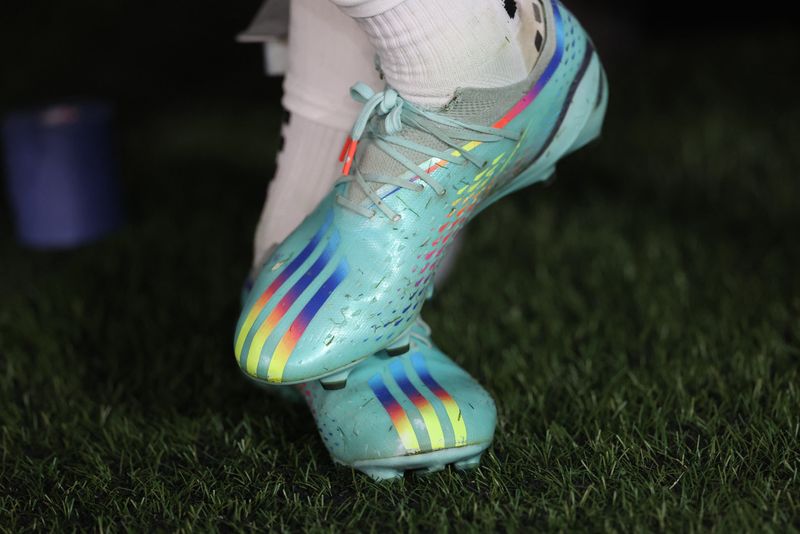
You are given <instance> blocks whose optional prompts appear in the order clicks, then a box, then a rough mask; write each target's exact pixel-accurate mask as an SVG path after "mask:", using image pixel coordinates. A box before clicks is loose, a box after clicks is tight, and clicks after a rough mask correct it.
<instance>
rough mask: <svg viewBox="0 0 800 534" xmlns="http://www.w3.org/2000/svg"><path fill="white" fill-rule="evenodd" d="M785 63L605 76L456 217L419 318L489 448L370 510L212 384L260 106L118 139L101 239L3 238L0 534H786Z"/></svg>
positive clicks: (323, 459) (663, 62)
mask: <svg viewBox="0 0 800 534" xmlns="http://www.w3.org/2000/svg"><path fill="white" fill-rule="evenodd" d="M798 50H800V47H799V46H798V41H797V38H796V37H793V36H788V35H786V36H777V37H772V38H770V39H764V40H755V39H751V40H744V41H741V40H739V39H736V40H730V41H722V42H720V43H719V45H716V46H714V45H708V44H706V45H703V46H695V44H694V43H683V44H682V45H674V44H669V45H664V46H654V47H653V48H652V49H650V50H648V51H645V52H643V53H641V54H639V55H638V56H635V58H634V59H631V60H630V61H621V62H618V63H617V64H615V65H614V66H613V68H611V69H610V77H611V84H612V102H611V108H610V114H609V117H608V122H607V128H606V131H605V135H604V138H603V140H602V142H601V143H599V144H597V145H594V146H592V147H589V148H587V149H586V150H584V151H583V152H581V153H580V154H577V155H575V156H573V157H571V158H570V159H569V160H567V161H565V162H564V163H563V164H562V165H561V166H560V167H559V172H558V177H557V179H556V180H555V181H554V182H553V183H552V184H549V185H548V186H545V187H536V188H534V189H531V190H528V191H525V192H522V193H520V194H517V195H516V196H514V197H512V198H510V199H507V200H504V201H502V202H501V203H499V204H498V205H497V206H495V207H493V208H491V209H489V210H488V211H486V212H485V213H484V214H483V215H481V217H480V218H479V219H478V220H476V221H475V222H474V223H473V224H472V225H471V227H470V229H469V231H468V239H466V242H465V246H464V249H463V251H462V253H461V256H460V261H459V264H458V267H457V269H456V271H455V272H454V274H453V276H452V278H451V279H450V280H449V282H448V283H447V285H446V286H445V287H444V288H442V290H441V291H440V292H439V294H438V296H437V297H436V298H435V300H434V301H432V302H431V303H430V304H429V305H427V306H426V308H425V311H424V317H425V318H426V319H427V320H428V322H429V323H430V324H431V325H432V326H433V329H434V334H435V335H434V339H435V340H436V341H437V342H438V343H439V344H440V345H441V347H442V348H443V349H445V350H446V351H447V352H448V353H450V354H452V355H453V356H454V358H455V359H456V360H457V361H459V362H461V363H462V364H463V365H464V367H466V369H467V370H469V371H470V372H471V373H472V374H473V375H475V377H476V378H478V380H480V381H481V382H482V383H483V384H484V385H485V386H486V387H487V389H488V390H489V391H490V392H491V393H492V394H493V395H494V396H495V398H496V400H497V406H498V411H499V424H498V428H497V435H496V440H495V444H494V446H493V448H492V449H491V451H490V452H489V453H488V454H487V455H485V457H484V459H483V463H482V466H481V467H480V468H479V469H478V470H477V471H474V472H471V473H467V474H461V473H458V472H456V471H450V470H447V471H445V472H442V473H438V474H435V475H432V476H427V477H422V476H412V477H407V478H406V479H405V480H404V481H402V482H398V483H394V484H380V483H375V482H373V481H371V480H370V479H368V478H366V477H365V476H363V475H361V474H358V473H356V472H354V471H351V470H349V469H346V468H342V467H336V466H334V465H333V464H332V462H331V461H330V459H329V457H328V455H327V452H326V451H325V449H324V447H323V446H322V443H321V441H320V440H319V439H318V437H317V435H316V429H315V426H314V423H313V421H312V419H311V417H310V416H309V414H308V413H307V410H306V408H305V407H304V406H302V405H293V404H287V403H285V402H283V401H281V400H280V399H278V398H274V397H271V396H269V395H267V394H265V393H264V392H263V391H261V390H258V389H255V388H253V387H251V386H249V385H248V384H246V383H245V382H244V380H243V379H242V377H241V376H240V374H239V371H238V369H237V366H236V364H235V362H234V359H233V356H232V348H231V346H232V333H233V325H234V322H235V320H236V317H237V313H238V298H239V288H240V285H241V282H242V279H243V276H244V274H245V273H246V271H247V267H248V263H249V250H250V248H249V247H250V238H251V232H252V229H253V226H254V223H255V220H256V218H257V215H258V211H259V208H260V204H261V200H262V195H263V189H264V183H265V178H266V177H268V176H269V173H270V169H269V167H270V165H271V164H272V161H273V154H274V150H275V148H276V145H277V131H278V124H279V112H278V110H277V108H276V106H274V105H271V104H269V103H261V104H257V103H255V104H254V103H252V102H230V101H214V102H208V101H197V102H191V101H190V102H188V103H184V104H182V106H180V107H174V108H173V109H172V110H169V111H168V110H163V109H162V110H159V112H158V113H155V112H154V113H150V114H143V115H142V116H140V117H137V118H136V119H135V120H133V121H132V122H131V123H130V124H129V127H128V128H127V129H126V130H125V133H124V136H123V139H122V152H121V156H120V157H121V162H122V175H123V179H124V183H125V186H126V190H127V193H128V194H127V204H128V213H129V223H128V224H127V225H126V226H125V228H124V229H122V230H121V231H120V232H118V233H116V234H115V235H114V236H112V237H110V238H109V239H106V240H104V241H102V242H100V243H96V244H93V245H91V246H87V247H84V248H82V249H80V250H76V251H72V252H61V253H39V252H32V251H28V250H24V249H22V248H20V247H19V246H18V245H16V244H15V243H14V242H13V239H12V233H11V227H10V223H9V222H8V220H7V218H4V219H3V222H2V224H3V226H2V234H1V235H0V258H1V259H0V274H1V275H2V276H0V297H1V298H0V369H1V370H0V449H1V450H2V452H0V454H1V455H2V460H1V461H2V463H1V464H0V530H2V531H6V532H18V531H21V530H24V529H28V528H33V527H38V528H42V529H46V530H58V531H61V530H72V529H81V530H82V529H94V530H102V531H106V530H115V529H118V528H122V529H128V530H133V531H152V530H190V529H192V528H195V529H198V530H214V529H224V530H240V529H241V530H249V529H280V530H295V529H300V528H304V529H313V530H319V531H339V530H342V529H348V528H351V529H359V530H384V529H387V528H397V529H401V530H432V529H437V530H438V529H442V530H452V531H466V530H474V531H485V530H490V529H502V530H518V529H536V530H543V529H548V530H569V531H573V530H582V531H605V530H609V531H615V530H616V531H651V530H671V531H698V530H707V529H713V530H718V531H723V530H728V531H733V532H737V531H742V530H771V531H776V532H778V531H787V530H796V529H797V528H798V527H800V472H799V470H800V363H799V361H800V320H799V319H800V276H799V275H798V272H799V271H800V243H799V242H798V238H797V231H798V229H800V214H798V208H799V207H800V182H798V179H800V173H799V172H798V171H800V152H799V151H798V150H797V147H798V144H800V127H799V126H798V125H800V103H798V101H797V99H796V97H795V94H794V87H793V86H792V83H791V81H790V80H789V79H788V78H787V75H786V73H788V72H797V66H798V58H799V57H800V52H798ZM690 52H691V53H690ZM767 52H769V53H767ZM636 58H638V59H636ZM755 72H757V76H755V75H753V73H755ZM676 73H680V76H677V75H676Z"/></svg>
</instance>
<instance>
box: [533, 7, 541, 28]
mask: <svg viewBox="0 0 800 534" xmlns="http://www.w3.org/2000/svg"><path fill="white" fill-rule="evenodd" d="M533 18H535V19H536V22H538V23H539V24H541V23H542V12H541V11H540V10H539V5H538V4H536V3H535V2H534V4H533Z"/></svg>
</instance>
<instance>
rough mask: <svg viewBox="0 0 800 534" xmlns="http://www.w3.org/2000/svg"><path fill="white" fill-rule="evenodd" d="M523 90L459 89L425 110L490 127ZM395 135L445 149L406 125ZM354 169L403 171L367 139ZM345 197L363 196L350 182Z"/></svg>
mask: <svg viewBox="0 0 800 534" xmlns="http://www.w3.org/2000/svg"><path fill="white" fill-rule="evenodd" d="M526 87H527V84H525V82H522V83H520V84H514V85H512V86H509V87H504V88H501V89H459V90H458V91H456V94H455V96H454V97H453V99H452V100H450V102H448V103H447V104H445V105H444V106H442V107H441V108H439V109H437V110H427V109H426V111H432V112H433V113H436V114H438V115H442V116H443V117H447V118H449V119H454V120H457V121H459V122H463V123H465V124H475V125H479V126H491V125H492V124H494V123H495V122H496V121H497V120H498V119H499V118H500V117H502V116H503V115H504V114H505V112H506V111H507V110H508V109H510V108H511V106H513V105H514V104H515V103H516V102H517V101H518V100H519V99H520V98H522V96H523V95H524V92H525V88H526ZM371 120H372V121H383V120H384V119H383V117H380V116H374V117H372V119H371ZM418 120H419V121H420V122H422V123H423V124H425V122H426V121H425V119H424V118H421V117H419V118H418ZM372 127H373V128H376V129H381V130H380V131H382V128H383V125H382V124H376V123H374V122H373V123H372ZM431 127H432V128H436V129H438V130H441V131H443V132H445V133H446V134H449V133H451V132H455V131H456V130H455V129H451V128H449V127H445V126H442V125H440V124H433V123H431ZM395 136H396V137H400V138H402V139H405V140H406V141H409V142H412V143H416V144H418V145H422V146H426V147H429V148H431V149H433V150H437V151H444V150H446V149H447V148H448V146H447V145H446V144H445V143H443V142H442V141H440V140H439V139H437V138H436V137H434V136H433V135H431V134H429V133H427V132H424V131H422V130H418V129H416V128H414V127H412V126H408V125H407V124H406V125H404V127H403V129H402V130H401V131H400V132H399V133H397V134H395ZM394 149H395V150H397V152H399V153H400V154H402V155H403V156H405V157H406V158H408V159H409V160H410V161H413V162H414V163H415V164H422V163H423V162H425V161H427V160H428V159H429V158H430V157H429V156H428V155H426V154H422V153H420V152H417V151H415V150H412V149H410V148H405V147H401V146H397V145H395V146H394ZM354 166H355V167H357V168H358V170H359V171H360V172H361V174H362V175H369V174H375V175H384V176H400V175H402V174H404V173H405V172H407V169H406V167H404V166H403V165H401V164H400V163H399V162H398V161H397V160H395V159H394V158H392V157H391V156H389V155H387V154H386V153H385V152H383V151H382V150H381V149H379V148H378V147H377V146H375V143H374V140H373V139H369V138H366V139H362V140H361V142H359V144H358V153H357V156H356V163H355V165H354ZM351 172H353V171H351ZM367 186H368V187H371V188H372V189H373V191H377V190H378V189H380V188H381V184H378V183H373V182H367ZM347 198H348V199H350V200H351V201H353V202H362V201H364V200H365V199H366V194H365V193H364V191H363V190H362V189H361V187H359V186H358V185H355V184H354V183H351V184H350V185H349V187H348V191H347Z"/></svg>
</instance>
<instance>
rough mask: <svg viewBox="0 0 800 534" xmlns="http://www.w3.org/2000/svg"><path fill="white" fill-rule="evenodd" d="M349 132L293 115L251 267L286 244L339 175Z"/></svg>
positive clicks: (261, 222) (254, 246)
mask: <svg viewBox="0 0 800 534" xmlns="http://www.w3.org/2000/svg"><path fill="white" fill-rule="evenodd" d="M348 133H349V131H348V130H343V129H339V128H331V127H330V126H325V125H323V124H319V123H318V122H316V121H313V120H310V119H307V118H305V117H303V116H302V115H298V114H294V115H292V116H291V117H290V118H289V123H288V124H286V125H284V127H283V137H284V146H283V150H281V152H280V154H278V167H277V171H276V173H275V177H274V178H273V179H272V182H270V184H269V189H268V190H267V200H266V202H265V203H264V208H263V209H262V210H261V218H260V219H259V221H258V226H257V227H256V234H255V238H254V242H253V249H254V253H253V267H255V268H258V267H260V266H261V264H262V263H263V262H264V261H265V260H266V259H267V258H266V257H265V255H266V253H267V251H268V250H269V249H270V248H271V247H272V245H276V244H278V243H280V242H281V241H283V240H284V239H286V237H288V235H289V234H290V233H292V231H293V230H294V229H295V228H296V227H297V226H298V225H299V224H300V223H301V222H303V219H305V217H306V215H308V214H309V213H311V212H312V211H313V210H314V208H315V207H316V206H317V204H318V203H319V201H320V200H322V198H323V197H324V196H325V195H327V194H328V192H329V191H330V188H331V186H332V185H333V182H334V181H336V179H337V178H338V177H339V176H341V170H342V164H341V163H339V154H340V152H341V150H342V146H343V145H344V142H345V139H347V135H348Z"/></svg>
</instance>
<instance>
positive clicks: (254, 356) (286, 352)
mask: <svg viewBox="0 0 800 534" xmlns="http://www.w3.org/2000/svg"><path fill="white" fill-rule="evenodd" d="M332 224H333V211H330V212H329V213H328V214H327V216H326V217H325V220H324V222H323V223H322V225H321V226H320V228H319V229H318V230H317V232H316V233H315V234H314V236H313V237H312V238H311V239H310V240H309V242H308V244H307V245H306V246H305V247H304V248H303V250H302V251H300V253H299V254H298V255H297V257H295V258H294V259H293V260H292V261H291V262H290V263H289V264H288V265H287V266H286V268H285V269H284V270H283V271H282V272H281V273H280V274H279V275H278V276H277V277H276V278H275V280H274V281H273V282H272V283H271V284H269V286H268V287H267V289H265V290H264V292H263V293H261V295H259V297H258V299H256V300H255V302H254V303H253V305H252V306H251V308H250V309H249V311H248V312H247V316H246V317H245V320H244V321H243V323H242V326H241V328H240V329H239V331H238V332H237V335H236V344H235V350H236V357H237V358H238V359H239V365H240V366H241V367H242V368H243V369H245V370H246V371H247V373H248V374H250V375H251V376H257V377H260V378H266V379H267V380H268V381H270V382H274V383H280V382H282V380H283V374H284V370H285V368H286V364H287V362H288V361H289V358H290V357H291V355H292V352H293V351H294V348H295V347H296V346H297V343H298V342H299V341H300V338H301V337H302V336H303V334H304V333H305V331H306V328H307V327H308V325H309V323H311V321H312V319H314V316H316V314H317V312H319V310H320V308H321V307H322V305H323V304H324V303H325V301H326V300H327V299H328V297H330V296H331V294H332V293H333V292H334V290H335V289H336V288H337V287H338V286H339V284H341V282H342V281H343V280H344V279H345V277H346V276H347V273H348V270H349V268H348V264H347V262H346V261H345V260H344V259H341V260H340V261H339V263H338V264H337V265H336V268H335V269H334V271H333V273H332V274H330V275H329V276H328V278H327V279H326V280H325V281H324V282H323V283H322V285H321V286H320V287H319V289H317V290H316V291H315V292H314V294H313V295H311V297H310V299H309V300H308V302H307V303H306V304H305V306H303V308H302V309H301V310H300V311H299V313H298V314H297V316H296V317H295V318H294V319H293V320H292V322H291V324H290V326H289V328H288V330H287V331H286V332H285V333H284V334H283V336H282V337H281V338H280V340H279V341H278V344H277V346H276V347H275V350H274V351H273V352H272V355H271V357H270V358H269V363H268V364H267V361H266V358H265V357H264V355H263V351H264V346H265V345H266V343H267V340H268V339H269V338H270V336H272V335H273V333H274V332H275V330H276V328H277V326H278V324H279V323H280V322H281V321H282V320H283V319H284V318H285V317H286V315H287V314H288V313H289V310H291V308H292V306H293V305H294V304H295V303H296V302H297V301H298V300H299V299H300V298H301V297H302V296H303V295H304V294H306V293H307V292H308V291H309V288H310V287H311V286H312V284H313V283H314V281H315V280H317V279H318V278H319V277H320V276H321V275H322V273H323V271H325V270H326V268H327V267H328V266H329V265H331V262H332V261H333V259H334V257H335V256H336V252H337V251H338V249H339V245H340V243H341V238H340V236H339V232H338V231H337V230H336V229H335V228H333V230H332V231H331V232H330V236H329V238H328V240H327V243H325V245H324V248H323V249H322V252H320V254H319V256H318V257H317V258H316V260H314V262H313V263H312V264H311V265H310V266H309V267H307V268H306V270H305V271H304V272H302V274H301V275H300V276H299V278H297V280H296V281H295V282H294V284H293V285H292V286H291V287H290V288H289V289H288V290H287V291H286V293H285V294H284V295H283V296H282V297H281V299H280V300H279V301H278V303H277V304H276V305H275V307H274V308H273V309H272V310H271V311H270V312H269V314H267V317H266V318H265V319H263V321H262V322H261V323H260V324H259V325H258V327H257V328H255V332H253V329H254V326H255V325H256V324H257V321H258V319H259V318H260V317H262V314H263V313H264V310H266V309H267V308H268V305H269V303H270V302H271V300H272V298H273V297H274V296H275V295H276V293H278V291H279V290H280V288H281V287H282V286H283V285H284V284H286V282H287V280H289V279H290V278H291V277H292V276H293V275H295V274H296V273H298V272H300V268H301V267H302V266H303V265H304V264H305V263H306V262H307V260H309V259H310V258H311V256H312V254H313V253H314V251H315V250H317V249H318V247H319V246H320V244H321V243H322V241H323V239H324V238H325V235H326V234H328V233H329V230H331V227H332ZM248 340H249V341H250V345H249V347H248V349H247V350H246V351H245V350H244V349H245V347H246V346H247V341H248Z"/></svg>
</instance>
